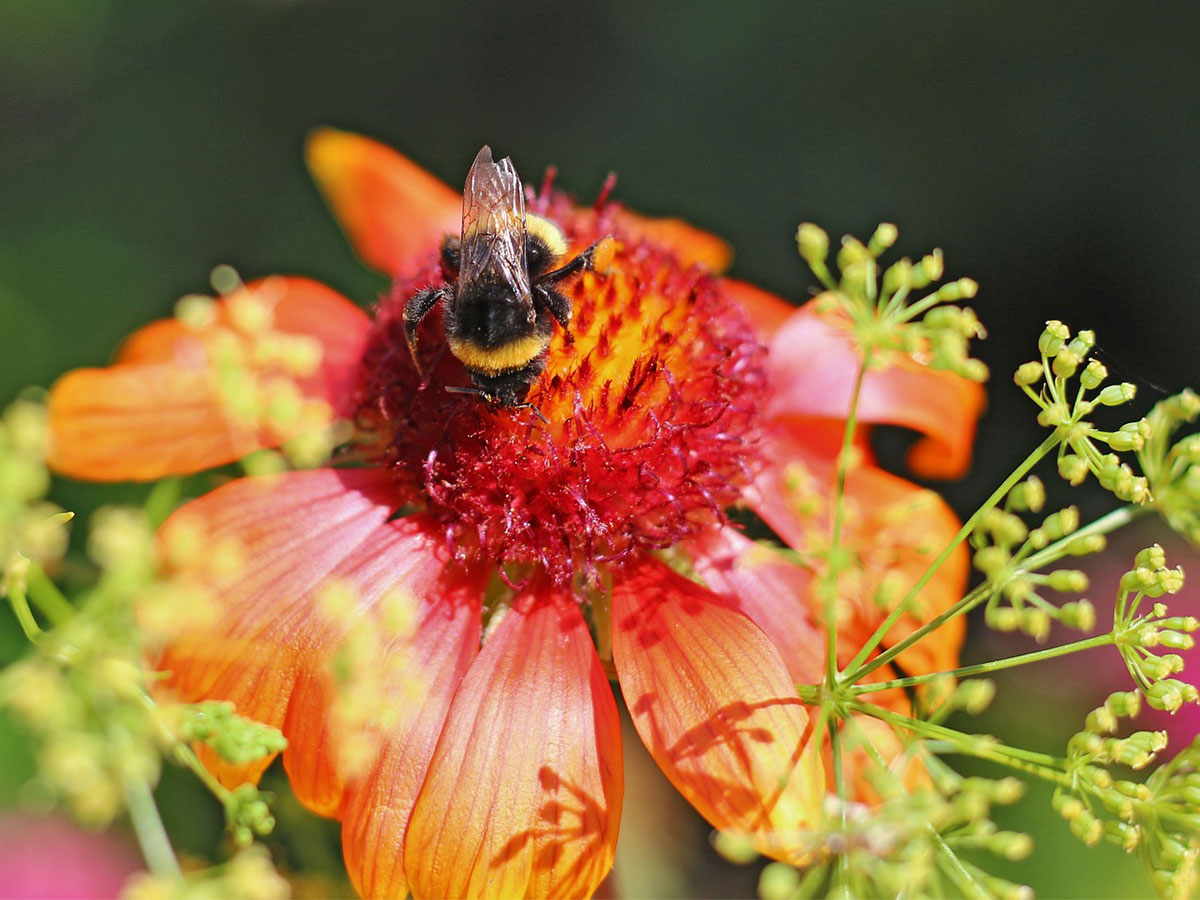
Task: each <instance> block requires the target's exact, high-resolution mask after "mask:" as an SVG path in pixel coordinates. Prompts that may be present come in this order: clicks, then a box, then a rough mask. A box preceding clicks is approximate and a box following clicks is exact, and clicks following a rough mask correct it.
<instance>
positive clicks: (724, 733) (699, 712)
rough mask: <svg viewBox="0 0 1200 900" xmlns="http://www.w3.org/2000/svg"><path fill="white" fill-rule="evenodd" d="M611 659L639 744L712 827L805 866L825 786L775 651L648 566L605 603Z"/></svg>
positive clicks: (732, 611)
mask: <svg viewBox="0 0 1200 900" xmlns="http://www.w3.org/2000/svg"><path fill="white" fill-rule="evenodd" d="M612 636H613V662H614V663H615V664H616V668H617V674H618V676H619V678H620V682H621V691H622V693H623V694H624V696H625V701H626V705H627V706H628V708H629V713H630V715H631V716H632V718H633V723H634V725H635V726H636V728H637V730H638V734H639V735H641V738H642V741H643V743H645V745H646V747H647V749H648V750H649V751H650V755H651V756H653V757H654V760H655V762H656V763H658V766H659V768H661V769H662V770H663V772H664V773H666V775H667V777H668V778H669V779H670V780H671V783H672V784H674V785H675V787H676V788H677V789H678V790H679V791H680V793H682V794H683V795H684V797H686V798H687V800H688V802H690V803H691V804H692V805H693V806H694V807H695V808H696V809H697V810H698V811H699V812H700V814H701V815H703V816H704V817H705V818H706V819H708V821H709V822H711V823H712V824H713V825H714V826H715V827H716V828H720V829H728V830H734V831H737V832H740V833H744V834H746V835H747V836H749V837H750V838H751V839H752V840H753V841H754V844H755V846H756V848H757V849H758V850H759V851H760V852H762V853H765V854H767V855H769V856H773V857H776V858H780V859H785V860H789V861H792V862H797V863H801V862H804V861H805V860H806V859H807V857H808V853H809V850H810V848H808V847H807V846H806V841H805V836H804V833H805V831H807V830H808V829H810V828H812V827H813V826H814V825H815V824H816V823H817V821H818V819H819V814H820V803H821V798H822V797H823V795H824V793H825V779H824V775H823V773H822V769H821V758H820V748H819V747H818V746H813V745H814V744H815V743H816V742H812V741H810V737H811V730H812V722H811V721H810V718H809V714H808V710H807V709H805V707H804V706H803V705H802V704H801V702H800V700H799V698H798V697H797V696H796V689H795V687H794V686H793V683H792V679H791V676H790V675H789V673H788V671H787V668H786V666H785V665H784V662H783V659H782V658H781V657H780V655H779V651H778V650H777V649H776V648H775V645H774V644H773V643H772V642H771V640H770V639H769V638H768V637H767V636H766V634H764V633H763V631H762V630H761V629H760V628H759V627H758V626H757V625H755V624H754V623H753V622H752V621H750V619H749V618H748V617H747V616H746V615H745V614H744V613H742V612H741V611H739V610H737V609H736V608H734V607H733V606H732V605H731V604H730V602H729V601H728V600H725V599H723V598H722V597H720V596H719V595H717V594H714V593H712V592H711V591H709V590H706V589H705V588H703V587H701V586H700V585H698V584H696V583H695V582H692V581H689V580H688V579H686V578H684V577H683V576H681V575H678V574H676V573H675V572H673V571H671V570H670V569H669V568H667V566H665V565H664V564H663V563H661V562H658V561H657V560H654V559H651V558H643V559H641V560H639V561H638V562H637V563H636V564H635V565H634V566H633V567H632V568H631V570H630V571H628V572H627V573H626V574H624V575H622V576H621V577H620V578H619V579H618V580H617V582H616V584H615V585H614V587H613V595H612Z"/></svg>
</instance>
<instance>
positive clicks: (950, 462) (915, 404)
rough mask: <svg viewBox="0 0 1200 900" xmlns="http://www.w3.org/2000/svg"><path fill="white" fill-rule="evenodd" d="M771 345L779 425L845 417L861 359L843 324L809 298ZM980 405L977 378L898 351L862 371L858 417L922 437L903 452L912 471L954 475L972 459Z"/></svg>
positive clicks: (935, 475) (774, 404) (774, 408)
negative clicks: (942, 369) (881, 364)
mask: <svg viewBox="0 0 1200 900" xmlns="http://www.w3.org/2000/svg"><path fill="white" fill-rule="evenodd" d="M769 348H770V357H769V364H768V365H769V369H770V374H771V379H772V383H773V386H774V391H775V395H774V397H773V399H772V403H771V410H770V411H771V413H772V414H773V415H774V416H776V417H778V418H779V419H780V421H781V422H783V423H784V424H786V423H787V421H788V419H789V417H793V416H800V417H807V418H826V419H833V420H839V421H844V420H845V418H846V415H847V413H848V411H849V409H850V400H851V397H852V395H853V391H854V383H855V380H856V378H857V375H858V369H859V364H860V361H861V356H860V354H859V352H858V350H857V349H856V347H855V346H854V342H853V339H852V337H851V334H850V332H849V331H848V330H847V329H846V328H845V327H843V326H842V325H841V324H839V323H838V322H837V321H836V319H834V318H833V317H831V316H826V315H822V314H820V313H818V312H817V311H816V307H815V306H814V304H813V303H809V304H806V305H805V306H803V307H801V308H800V309H798V310H796V311H795V312H794V313H793V314H792V316H791V317H790V318H789V319H788V321H787V322H786V323H784V324H783V325H782V327H780V328H779V330H778V331H777V332H776V333H775V335H774V337H773V338H772V339H771V342H770V344H769ZM983 406H984V392H983V388H982V387H981V386H980V385H978V384H976V383H975V382H972V381H968V380H967V379H965V378H961V377H959V376H957V375H953V374H950V373H948V372H940V371H936V370H934V369H930V368H929V367H927V366H923V365H920V364H919V363H917V362H915V361H914V360H912V359H910V358H909V357H906V356H900V355H897V356H896V357H895V358H894V360H893V362H892V364H891V365H889V366H888V367H887V368H883V369H872V370H870V371H868V372H867V374H866V377H865V378H864V379H863V385H862V392H861V394H860V396H859V403H858V419H859V421H860V422H866V423H879V424H887V425H902V426H904V427H906V428H911V429H913V430H915V431H917V432H919V433H920V434H922V435H923V437H922V438H921V439H920V440H918V441H917V442H916V444H915V445H914V446H913V448H912V450H911V451H910V453H909V458H908V463H909V465H910V466H911V467H912V469H913V471H914V472H916V473H917V474H919V475H923V476H926V477H931V478H953V477H957V476H959V475H962V474H963V472H965V471H966V468H967V466H968V464H969V463H970V460H971V443H972V441H973V439H974V436H975V423H976V420H977V419H978V418H979V415H980V413H981V412H982V411H983Z"/></svg>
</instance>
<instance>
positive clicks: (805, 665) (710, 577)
mask: <svg viewBox="0 0 1200 900" xmlns="http://www.w3.org/2000/svg"><path fill="white" fill-rule="evenodd" d="M689 551H690V552H689V555H690V556H691V557H692V562H693V565H694V566H695V568H696V574H697V575H699V576H700V577H701V578H702V579H704V583H705V584H707V585H708V586H709V587H710V588H712V589H713V590H714V591H716V592H717V593H718V594H723V595H725V596H727V597H730V598H732V599H734V600H735V601H736V603H737V607H738V609H740V610H741V611H742V612H744V613H745V614H746V615H748V616H749V617H750V619H751V621H753V622H754V624H755V625H757V626H758V627H759V628H761V629H762V630H763V631H764V632H766V634H767V637H769V638H770V639H771V643H773V644H774V645H775V646H776V647H777V648H778V649H779V652H780V654H781V655H782V656H783V662H784V664H785V665H786V666H787V670H788V676H789V677H790V678H791V679H792V682H793V683H795V684H814V683H816V682H818V681H820V680H821V678H822V677H823V676H824V674H825V672H824V659H825V637H824V632H823V631H822V630H821V629H820V628H818V627H817V625H816V624H815V623H814V621H813V617H812V616H811V614H810V610H809V607H808V601H807V599H806V598H807V597H808V594H809V585H810V584H811V582H812V577H813V574H812V571H811V570H809V569H805V568H802V567H801V566H798V565H796V564H795V563H793V562H789V561H788V560H787V559H785V558H784V557H783V555H782V554H781V553H779V552H778V551H776V550H772V549H771V548H769V547H767V546H765V545H763V544H757V543H755V542H754V541H752V540H750V539H748V538H746V537H744V536H742V535H741V534H739V533H738V532H737V531H735V530H734V529H732V528H728V527H726V528H722V529H720V530H719V531H715V532H712V533H710V534H708V535H706V536H704V537H702V538H700V539H698V540H697V541H696V542H695V543H694V544H693V545H692V546H691V547H690V548H689Z"/></svg>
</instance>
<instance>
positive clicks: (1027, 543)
mask: <svg viewBox="0 0 1200 900" xmlns="http://www.w3.org/2000/svg"><path fill="white" fill-rule="evenodd" d="M1045 502H1046V491H1045V486H1044V485H1043V484H1042V482H1041V481H1040V480H1039V479H1038V478H1037V477H1036V476H1031V477H1030V478H1028V479H1026V480H1025V481H1023V482H1021V483H1020V484H1018V485H1017V486H1016V487H1014V488H1013V490H1012V491H1010V492H1009V495H1008V497H1007V498H1006V501H1005V504H1004V507H1003V508H995V507H994V508H992V509H989V510H987V511H986V512H985V513H984V514H983V515H982V516H981V517H980V519H979V523H978V525H977V526H976V528H975V531H974V533H973V534H972V535H971V545H972V547H974V548H975V554H974V557H973V561H974V564H975V567H976V568H977V569H978V570H979V571H980V572H982V573H983V574H984V575H985V576H986V577H987V579H988V582H990V584H991V586H992V594H991V596H990V597H989V599H988V603H987V606H986V608H985V611H984V615H985V619H986V621H987V623H988V624H989V625H990V626H991V627H992V628H995V629H996V630H998V631H1021V632H1024V633H1025V634H1029V635H1031V636H1032V637H1034V638H1036V639H1038V640H1045V639H1046V638H1047V637H1049V635H1050V626H1051V624H1052V623H1053V622H1055V621H1057V622H1060V623H1062V624H1063V625H1066V626H1068V627H1070V628H1076V629H1079V630H1082V631H1087V630H1090V629H1091V628H1092V627H1093V626H1094V625H1095V624H1096V610H1095V607H1093V605H1092V604H1091V602H1089V601H1088V600H1072V601H1068V602H1066V603H1062V604H1058V605H1056V604H1053V603H1051V602H1049V601H1048V600H1046V599H1045V598H1044V597H1042V596H1041V594H1039V593H1038V591H1039V590H1041V589H1048V590H1051V591H1055V592H1058V593H1072V594H1078V593H1082V592H1083V591H1086V590H1087V589H1088V579H1087V576H1086V575H1085V574H1084V573H1083V572H1082V571H1080V570H1078V569H1055V570H1053V571H1050V572H1039V571H1037V570H1038V569H1039V568H1041V567H1042V566H1043V565H1045V564H1048V563H1050V562H1053V561H1054V560H1055V559H1058V558H1061V557H1064V556H1083V555H1087V554H1089V553H1095V552H1097V551H1099V550H1102V549H1103V548H1104V543H1105V541H1104V536H1103V535H1099V534H1081V535H1078V536H1073V535H1074V533H1075V532H1076V531H1077V530H1078V529H1079V510H1078V509H1076V508H1075V507H1074V506H1068V507H1066V508H1064V509H1060V510H1058V511H1057V512H1054V513H1051V514H1050V515H1048V516H1046V517H1045V518H1044V519H1043V520H1042V522H1041V524H1040V525H1038V526H1037V527H1036V528H1029V527H1028V526H1027V525H1026V523H1025V521H1024V519H1023V518H1022V517H1021V515H1019V513H1027V512H1028V513H1039V512H1041V510H1042V509H1043V507H1044V506H1045ZM1051 545H1053V547H1051ZM1047 548H1051V549H1052V551H1053V552H1051V550H1048V549H1047ZM1039 551H1047V552H1046V553H1045V554H1042V556H1043V558H1042V559H1038V558H1033V559H1031V557H1033V556H1034V554H1037V553H1038V552H1039ZM1002 601H1007V602H1006V603H1005V602H1002Z"/></svg>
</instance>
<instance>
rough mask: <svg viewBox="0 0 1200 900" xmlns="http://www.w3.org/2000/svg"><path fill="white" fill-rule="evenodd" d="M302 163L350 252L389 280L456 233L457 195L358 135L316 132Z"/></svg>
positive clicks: (458, 222)
mask: <svg viewBox="0 0 1200 900" xmlns="http://www.w3.org/2000/svg"><path fill="white" fill-rule="evenodd" d="M307 160H308V168H309V171H310V172H312V175H313V177H314V178H315V179H316V181H317V184H318V185H320V187H321V191H322V192H323V193H324V195H325V199H326V200H327V201H328V202H329V205H330V207H331V208H332V209H333V213H334V215H335V216H337V218H338V221H339V222H341V224H342V227H343V228H344V229H345V231H346V234H347V236H348V237H349V239H350V243H351V245H352V246H353V247H354V249H355V251H356V252H357V253H358V255H359V256H360V257H361V258H362V260H363V261H364V262H365V263H367V265H369V266H371V267H372V268H375V269H378V270H379V271H381V272H383V273H385V274H387V275H390V276H392V277H395V276H397V275H400V274H411V273H412V271H413V270H414V269H415V268H416V266H417V265H418V264H419V263H420V262H421V261H426V260H429V259H430V258H432V257H433V256H434V255H435V254H436V253H437V250H438V246H439V245H440V244H441V241H442V238H443V237H445V236H446V235H447V234H458V233H459V229H460V225H461V217H462V195H460V194H459V193H458V191H455V190H452V189H451V188H449V187H447V186H446V185H445V184H443V183H442V182H441V181H439V180H438V179H437V178H435V177H434V176H432V175H430V174H429V173H428V172H426V171H425V170H424V169H422V168H421V167H420V166H418V165H416V164H415V163H413V162H411V161H409V160H408V159H406V158H405V157H403V156H401V155H400V154H399V153H397V152H396V151H395V150H393V149H391V148H390V147H387V146H385V145H384V144H381V143H379V142H378V141H373V140H371V139H370V138H368V137H363V136H362V135H358V134H352V133H350V132H346V131H337V130H335V129H333V128H319V129H317V130H316V131H314V132H313V133H312V134H311V135H309V139H308V148H307Z"/></svg>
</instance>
